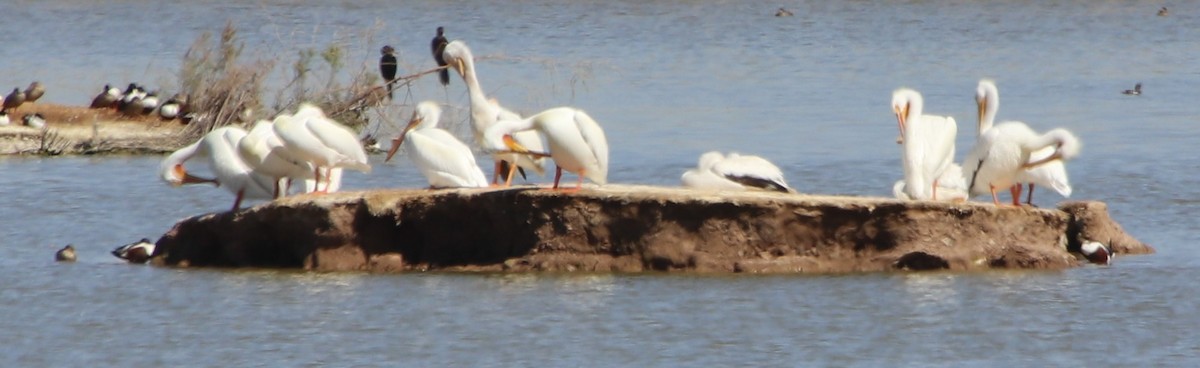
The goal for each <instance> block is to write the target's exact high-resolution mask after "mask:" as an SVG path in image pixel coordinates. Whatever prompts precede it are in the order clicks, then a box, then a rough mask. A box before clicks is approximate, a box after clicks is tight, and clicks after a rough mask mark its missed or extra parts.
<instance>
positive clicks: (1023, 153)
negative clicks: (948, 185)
mask: <svg viewBox="0 0 1200 368" xmlns="http://www.w3.org/2000/svg"><path fill="white" fill-rule="evenodd" d="M1046 147H1050V148H1051V149H1053V151H1052V152H1051V154H1050V155H1049V156H1047V157H1046V158H1043V159H1041V160H1030V156H1031V155H1032V154H1033V152H1034V151H1037V150H1040V149H1043V148H1046ZM1080 149H1081V144H1080V143H1079V139H1078V138H1076V137H1075V135H1074V134H1071V132H1070V131H1068V130H1066V129H1061V128H1060V129H1054V130H1051V131H1049V132H1046V133H1045V134H1041V135H1039V134H1037V133H1036V132H1034V131H1033V129H1030V128H1029V126H1027V125H1025V123H1022V122H1017V121H1007V122H1003V123H1000V124H996V125H995V126H993V127H992V128H991V129H988V130H986V131H984V132H983V134H981V135H980V136H979V138H978V140H977V141H976V142H975V147H974V148H972V149H971V152H969V153H967V157H966V158H965V159H964V162H963V172H964V173H966V175H965V177H966V178H967V179H968V185H967V186H968V188H969V191H970V195H971V196H972V197H974V196H977V195H981V194H984V193H991V194H992V203H995V204H996V205H999V204H1000V200H999V198H997V197H996V190H998V189H1003V188H1010V190H1011V191H1012V194H1013V205H1020V198H1019V197H1020V195H1021V194H1020V186H1015V185H1016V184H1017V176H1018V175H1020V173H1021V171H1022V170H1025V169H1028V168H1032V167H1037V166H1038V165H1042V164H1045V163H1047V162H1051V161H1053V160H1070V159H1073V158H1075V157H1076V156H1078V155H1079V151H1080ZM1014 186H1015V187H1014Z"/></svg>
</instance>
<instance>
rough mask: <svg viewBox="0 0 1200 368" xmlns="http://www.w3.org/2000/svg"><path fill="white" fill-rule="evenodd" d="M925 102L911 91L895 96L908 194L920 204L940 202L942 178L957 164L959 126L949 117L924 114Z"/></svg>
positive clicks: (906, 191)
mask: <svg viewBox="0 0 1200 368" xmlns="http://www.w3.org/2000/svg"><path fill="white" fill-rule="evenodd" d="M924 105H925V104H924V99H923V98H921V94H920V93H918V92H917V91H915V90H912V89H909V88H901V89H898V90H896V91H895V92H893V93H892V111H893V112H895V113H896V120H897V122H898V123H899V126H900V139H901V144H902V145H903V149H902V151H901V152H902V153H901V161H902V162H903V165H904V183H905V185H904V190H905V194H906V195H907V196H908V197H909V198H912V199H916V200H927V199H932V200H938V195H937V194H938V193H937V188H938V186H939V184H940V183H939V181H940V178H941V177H942V174H943V173H944V172H945V171H946V170H947V169H949V168H950V165H951V164H953V163H954V137H955V135H957V134H958V124H957V123H955V122H954V118H951V117H948V116H937V115H926V114H924Z"/></svg>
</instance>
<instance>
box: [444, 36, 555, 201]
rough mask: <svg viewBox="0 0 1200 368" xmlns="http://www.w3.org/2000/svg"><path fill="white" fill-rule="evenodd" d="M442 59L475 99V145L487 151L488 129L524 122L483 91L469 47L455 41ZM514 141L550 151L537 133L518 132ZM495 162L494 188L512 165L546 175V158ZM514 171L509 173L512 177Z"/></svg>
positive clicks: (503, 156)
mask: <svg viewBox="0 0 1200 368" xmlns="http://www.w3.org/2000/svg"><path fill="white" fill-rule="evenodd" d="M442 55H443V59H444V60H445V61H446V63H447V64H449V65H450V66H452V67H453V68H454V70H455V71H457V72H458V74H459V75H460V76H462V79H463V83H464V84H466V85H467V94H468V96H469V97H470V99H471V128H472V131H474V132H475V144H477V145H479V146H480V147H486V146H487V145H486V144H485V142H484V140H483V134H484V132H485V131H487V128H488V127H490V126H492V125H494V124H496V121H497V120H520V119H521V116H520V115H517V114H516V113H514V112H512V111H509V110H507V109H505V108H503V107H501V106H500V104H499V103H498V102H496V101H495V100H489V99H488V98H487V97H486V96H484V94H483V87H480V86H479V78H477V77H476V75H475V58H474V56H472V54H471V49H470V48H468V47H467V44H466V43H464V42H463V41H459V40H455V41H452V42H450V43H448V44H446V46H445V49H444V50H443V52H442ZM513 139H514V140H516V141H517V143H518V144H520V145H521V146H523V147H525V148H528V149H529V150H530V151H534V152H545V151H546V145H545V144H544V143H543V142H542V137H541V136H540V135H539V134H538V133H537V132H532V131H528V132H518V133H515V134H513ZM492 158H493V160H494V161H495V165H494V170H493V172H492V184H496V183H498V182H499V177H500V172H502V171H505V170H504V166H507V165H510V164H512V163H516V165H517V166H518V167H520V168H521V169H524V170H533V171H534V172H536V173H537V174H538V175H545V174H546V169H545V166H546V165H545V163H546V160H545V158H544V157H532V156H529V155H517V154H512V153H494V154H493V155H492ZM511 171H512V170H507V172H510V173H511ZM504 179H505V185H506V186H507V185H511V184H512V175H511V174H509V175H508V176H505V178H504Z"/></svg>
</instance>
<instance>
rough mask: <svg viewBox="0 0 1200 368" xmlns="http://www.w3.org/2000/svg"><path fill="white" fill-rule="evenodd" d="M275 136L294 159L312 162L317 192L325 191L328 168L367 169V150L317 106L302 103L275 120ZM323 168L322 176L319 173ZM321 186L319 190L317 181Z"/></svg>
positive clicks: (368, 167) (327, 188) (369, 169)
mask: <svg viewBox="0 0 1200 368" xmlns="http://www.w3.org/2000/svg"><path fill="white" fill-rule="evenodd" d="M274 125H275V128H274V130H275V135H277V136H279V140H280V141H282V142H283V145H284V146H286V147H287V149H288V151H290V152H292V153H293V154H295V156H296V158H298V159H300V160H304V161H307V162H311V163H312V164H313V177H314V178H316V181H317V190H316V192H319V193H328V192H329V184H330V179H329V176H330V174H331V173H330V171H331V170H332V169H333V168H335V167H344V168H348V169H352V170H358V171H362V172H364V173H369V172H371V164H370V163H368V162H367V152H366V151H365V150H364V149H363V146H362V144H360V143H359V142H358V138H357V137H355V135H354V133H352V132H350V130H349V129H347V128H346V127H344V126H342V125H341V124H339V123H338V122H336V121H333V119H329V118H327V117H325V113H324V112H322V111H321V109H320V108H318V107H316V106H313V105H310V104H302V105H300V108H299V109H298V110H297V111H296V114H295V115H292V116H291V118H287V119H282V120H277V121H275V124H274ZM321 168H325V175H324V176H322V175H321ZM322 181H324V182H325V189H320V186H321V182H322Z"/></svg>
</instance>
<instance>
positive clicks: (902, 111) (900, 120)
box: [892, 105, 908, 144]
mask: <svg viewBox="0 0 1200 368" xmlns="http://www.w3.org/2000/svg"><path fill="white" fill-rule="evenodd" d="M892 112H894V113H895V114H896V125H897V126H899V127H900V136H899V137H896V144H903V143H904V119H905V118H906V117H908V105H904V107H893V108H892Z"/></svg>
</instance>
